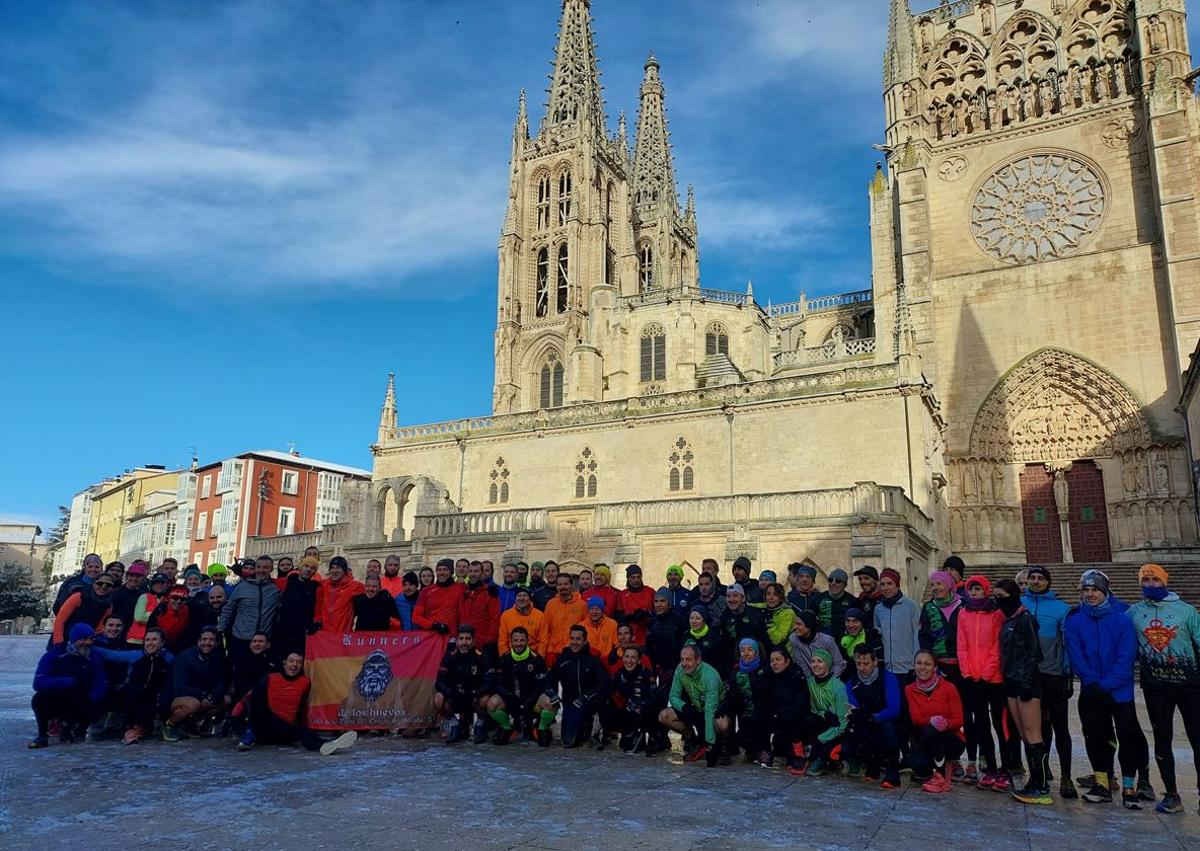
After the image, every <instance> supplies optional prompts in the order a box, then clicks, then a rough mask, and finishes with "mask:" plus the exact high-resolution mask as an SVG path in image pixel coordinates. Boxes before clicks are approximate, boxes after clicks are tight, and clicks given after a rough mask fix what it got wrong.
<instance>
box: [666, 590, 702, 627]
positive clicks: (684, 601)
mask: <svg viewBox="0 0 1200 851" xmlns="http://www.w3.org/2000/svg"><path fill="white" fill-rule="evenodd" d="M658 590H659V591H666V592H667V600H668V601H669V602H670V603H671V608H672V609H674V610H675V611H677V612H679V614H681V615H683V619H684V620H685V621H686V620H687V617H688V615H689V614H691V612H692V600H693V599H695V592H694V591H692V590H691V589H690V588H684V587H683V586H682V585H680V586H679V587H678V588H676V589H675V590H674V591H672V590H671V586H669V585H664V586H663V587H661V588H659V589H658Z"/></svg>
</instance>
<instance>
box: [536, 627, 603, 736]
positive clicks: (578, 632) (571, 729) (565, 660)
mask: <svg viewBox="0 0 1200 851" xmlns="http://www.w3.org/2000/svg"><path fill="white" fill-rule="evenodd" d="M570 636H571V638H570V643H569V644H568V645H567V646H566V647H565V648H563V650H562V652H560V653H559V654H558V658H557V659H555V660H554V667H553V668H551V669H550V673H549V674H548V675H547V676H546V688H545V692H544V694H543V695H542V696H541V697H540V698H538V702H537V708H538V710H539V711H541V712H557V710H558V706H559V704H560V703H561V704H562V708H563V717H562V725H561V727H560V728H559V735H560V736H561V738H562V744H563V747H564V748H574V747H578V746H579V745H581V744H583V743H584V742H586V741H587V740H588V739H589V738H591V735H592V723H593V721H594V720H595V716H596V712H597V710H599V708H600V705H601V703H602V701H603V700H604V694H605V690H606V689H607V688H608V675H607V674H606V673H604V666H603V665H602V664H601V663H600V658H599V657H598V656H596V654H594V653H593V652H592V648H591V647H590V646H589V645H588V640H587V630H586V629H584V627H583V626H582V625H580V624H575V626H573V627H571V630H570ZM560 686H561V688H562V697H561V698H560V697H559V693H558V691H559V687H560ZM544 720H545V716H543V723H544ZM551 721H553V717H551ZM540 726H541V725H539V727H540ZM549 732H550V731H549V729H548V728H543V729H542V730H540V731H539V733H538V744H539V745H542V746H543V747H545V746H546V745H549V744H550V741H549V739H550V737H549Z"/></svg>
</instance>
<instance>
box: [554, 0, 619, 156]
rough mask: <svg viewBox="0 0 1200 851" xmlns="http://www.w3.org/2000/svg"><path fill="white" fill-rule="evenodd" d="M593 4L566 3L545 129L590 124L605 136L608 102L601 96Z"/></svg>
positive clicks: (574, 0) (577, 0)
mask: <svg viewBox="0 0 1200 851" xmlns="http://www.w3.org/2000/svg"><path fill="white" fill-rule="evenodd" d="M589 3H590V0H563V4H562V17H561V18H560V19H559V22H558V46H557V47H556V48H555V50H554V73H553V74H551V75H550V101H549V103H548V104H547V106H546V116H545V118H543V119H542V129H543V130H545V129H546V128H548V127H555V126H559V125H565V124H574V123H576V122H585V121H587V122H591V124H592V126H593V127H594V128H596V129H597V130H599V131H600V132H601V135H603V132H604V126H605V119H604V101H603V99H602V98H601V96H600V70H599V68H598V67H597V64H596V43H595V41H594V40H593V39H592V17H591V14H590V13H589V12H588V6H589Z"/></svg>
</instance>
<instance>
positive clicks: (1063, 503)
mask: <svg viewBox="0 0 1200 851" xmlns="http://www.w3.org/2000/svg"><path fill="white" fill-rule="evenodd" d="M1070 491H1071V488H1070V485H1068V484H1067V474H1066V473H1065V472H1064V471H1063V470H1055V471H1054V507H1055V508H1057V509H1058V516H1059V517H1067V516H1069V513H1070V510H1071V504H1070Z"/></svg>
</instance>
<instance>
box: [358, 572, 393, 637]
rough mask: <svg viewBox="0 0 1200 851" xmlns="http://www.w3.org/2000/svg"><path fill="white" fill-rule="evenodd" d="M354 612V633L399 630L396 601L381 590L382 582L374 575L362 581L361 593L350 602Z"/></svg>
mask: <svg viewBox="0 0 1200 851" xmlns="http://www.w3.org/2000/svg"><path fill="white" fill-rule="evenodd" d="M351 607H352V608H353V610H354V622H353V624H352V626H351V629H352V630H353V631H354V632H389V631H391V630H394V629H400V617H399V613H398V612H397V611H396V600H395V598H394V597H392V595H391V594H388V593H387V592H386V591H384V590H383V581H382V580H381V579H380V577H379V576H378V575H376V574H372V575H369V576H367V578H366V580H364V581H363V592H362V593H361V594H358V595H356V596H355V597H354V600H353V601H352V602H351Z"/></svg>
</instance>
